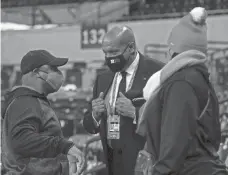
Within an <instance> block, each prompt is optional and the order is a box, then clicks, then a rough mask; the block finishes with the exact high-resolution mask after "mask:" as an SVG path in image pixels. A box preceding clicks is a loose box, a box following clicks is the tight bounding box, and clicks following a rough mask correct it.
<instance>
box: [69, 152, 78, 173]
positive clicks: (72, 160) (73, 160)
mask: <svg viewBox="0 0 228 175" xmlns="http://www.w3.org/2000/svg"><path fill="white" fill-rule="evenodd" d="M67 158H68V161H69V169H70V171H69V172H70V174H74V173H76V172H77V158H76V157H75V156H71V155H67Z"/></svg>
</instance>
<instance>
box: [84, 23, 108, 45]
mask: <svg viewBox="0 0 228 175" xmlns="http://www.w3.org/2000/svg"><path fill="white" fill-rule="evenodd" d="M106 32H107V25H104V24H103V25H82V26H81V48H82V49H90V48H101V44H102V40H103V37H104V35H105V33H106Z"/></svg>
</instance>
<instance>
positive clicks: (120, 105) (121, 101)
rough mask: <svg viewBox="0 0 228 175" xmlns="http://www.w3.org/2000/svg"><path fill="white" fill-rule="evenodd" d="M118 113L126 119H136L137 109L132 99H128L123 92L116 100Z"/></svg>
mask: <svg viewBox="0 0 228 175" xmlns="http://www.w3.org/2000/svg"><path fill="white" fill-rule="evenodd" d="M116 112H117V113H118V114H119V115H121V116H125V117H130V118H133V119H134V118H135V107H134V106H133V104H132V102H131V100H130V99H128V98H127V97H126V96H125V95H124V94H123V93H122V92H120V93H119V97H118V98H117V100H116Z"/></svg>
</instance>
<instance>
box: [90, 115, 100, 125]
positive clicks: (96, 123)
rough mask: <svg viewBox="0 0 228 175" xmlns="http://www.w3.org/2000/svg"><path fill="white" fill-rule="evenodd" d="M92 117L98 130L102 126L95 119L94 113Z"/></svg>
mask: <svg viewBox="0 0 228 175" xmlns="http://www.w3.org/2000/svg"><path fill="white" fill-rule="evenodd" d="M92 117H93V120H94V124H95V126H96V128H98V127H99V126H100V122H98V121H97V120H96V118H95V117H94V115H93V112H92Z"/></svg>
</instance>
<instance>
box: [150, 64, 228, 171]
mask: <svg viewBox="0 0 228 175" xmlns="http://www.w3.org/2000/svg"><path fill="white" fill-rule="evenodd" d="M208 90H209V91H210V104H209V106H208V109H207V111H206V113H205V115H203V117H202V118H199V116H200V113H201V112H202V110H203V109H204V107H205V105H206V103H207V100H208ZM157 98H158V99H157V100H158V101H159V103H157V104H155V105H157V109H159V110H158V111H157V112H156V113H153V114H150V111H149V109H150V108H148V111H147V114H148V115H149V114H150V115H151V117H148V118H147V126H146V128H147V133H148V135H147V149H148V151H149V152H150V153H152V154H153V156H154V157H155V160H156V161H155V165H154V168H153V173H152V174H153V175H166V174H167V175H168V174H173V175H177V174H178V175H212V174H213V175H214V174H219V175H220V174H221V175H225V174H227V172H226V171H225V166H224V164H222V162H221V161H220V160H219V157H218V154H217V151H218V148H219V144H220V141H221V133H220V123H219V108H218V100H217V97H216V94H215V91H214V89H213V87H212V85H211V84H210V82H209V74H208V72H207V69H206V67H203V66H193V67H189V68H184V69H182V70H180V71H178V72H177V73H175V74H174V75H173V76H171V77H170V78H169V79H168V80H167V81H166V83H165V84H164V86H163V88H162V89H161V91H160V93H159V95H158V97H157Z"/></svg>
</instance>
